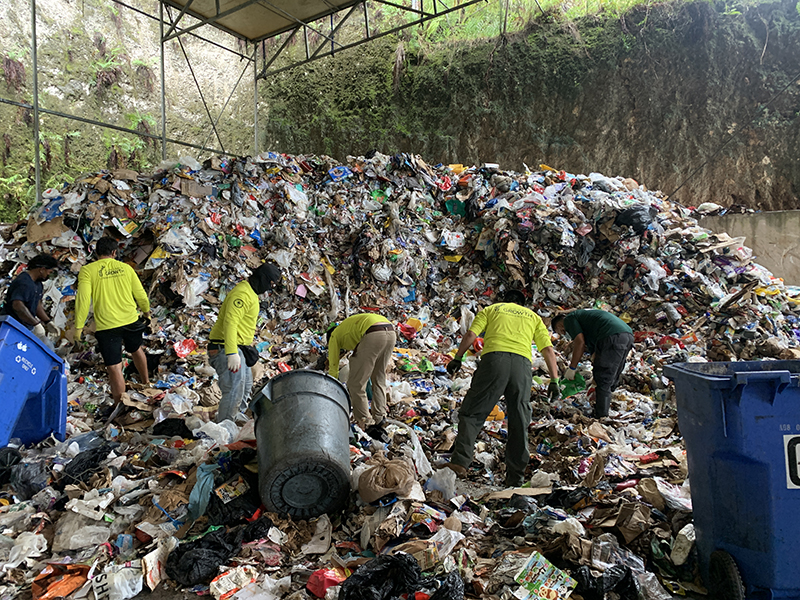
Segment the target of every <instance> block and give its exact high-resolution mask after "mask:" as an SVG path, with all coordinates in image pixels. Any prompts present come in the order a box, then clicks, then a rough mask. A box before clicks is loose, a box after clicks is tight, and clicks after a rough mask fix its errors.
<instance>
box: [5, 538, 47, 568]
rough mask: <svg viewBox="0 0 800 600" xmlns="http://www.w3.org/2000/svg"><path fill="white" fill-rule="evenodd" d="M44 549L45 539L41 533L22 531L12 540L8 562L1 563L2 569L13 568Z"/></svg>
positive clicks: (45, 546) (40, 553) (38, 554)
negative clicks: (12, 544)
mask: <svg viewBox="0 0 800 600" xmlns="http://www.w3.org/2000/svg"><path fill="white" fill-rule="evenodd" d="M45 550H47V540H46V539H45V537H44V536H43V535H41V534H39V533H31V532H30V531H23V532H22V533H20V534H19V535H18V536H17V539H16V540H15V541H14V546H13V547H12V548H11V553H10V554H9V556H8V562H7V563H6V564H5V565H3V571H7V570H8V569H15V568H16V567H18V566H19V565H21V564H22V563H24V562H25V561H27V560H28V559H29V558H36V557H39V556H41V555H42V552H44V551H45Z"/></svg>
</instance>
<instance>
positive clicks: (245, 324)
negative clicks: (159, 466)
mask: <svg viewBox="0 0 800 600" xmlns="http://www.w3.org/2000/svg"><path fill="white" fill-rule="evenodd" d="M280 280H281V272H280V269H279V268H278V267H277V266H276V265H274V264H271V263H266V264H263V265H261V266H260V267H258V268H257V269H256V270H255V271H253V274H252V275H250V277H249V278H248V279H247V280H246V281H242V282H241V283H239V284H237V285H236V287H234V288H233V289H232V290H231V291H230V293H229V294H228V295H227V296H226V297H225V300H224V302H223V303H222V306H221V307H220V309H219V316H218V317H217V321H216V322H215V323H214V326H213V327H212V328H211V333H210V334H209V335H208V340H209V343H208V348H207V352H208V359H209V362H210V363H211V366H212V367H214V370H215V371H216V372H217V376H218V377H219V389H220V392H222V397H221V398H220V401H219V408H218V409H217V418H216V421H217V423H221V422H222V421H225V420H226V419H228V420H232V421H233V420H242V419H243V411H244V410H245V408H246V405H245V403H246V402H247V400H248V398H249V397H250V391H251V389H252V388H253V372H252V371H251V370H250V368H251V367H252V366H253V365H255V364H256V361H257V360H258V353H257V352H256V351H255V348H252V346H251V345H252V343H253V339H254V338H255V335H256V323H257V321H258V312H259V300H258V297H259V295H261V294H263V293H264V292H266V291H267V290H270V289H272V288H273V286H274V285H275V284H276V283H278V282H279V281H280ZM247 357H249V358H250V361H247V360H246V358H247Z"/></svg>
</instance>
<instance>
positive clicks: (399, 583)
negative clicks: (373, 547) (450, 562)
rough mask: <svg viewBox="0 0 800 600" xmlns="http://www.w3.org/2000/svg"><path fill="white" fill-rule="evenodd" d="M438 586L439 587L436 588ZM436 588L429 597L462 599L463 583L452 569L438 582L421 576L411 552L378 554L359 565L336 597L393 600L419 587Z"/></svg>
mask: <svg viewBox="0 0 800 600" xmlns="http://www.w3.org/2000/svg"><path fill="white" fill-rule="evenodd" d="M437 586H438V588H437ZM423 589H425V590H432V589H436V591H435V592H434V593H433V595H432V596H431V600H463V598H464V582H463V581H462V579H461V577H460V576H459V575H458V573H456V572H455V571H454V572H452V573H450V574H449V575H447V576H446V577H445V578H444V579H442V580H441V581H437V580H436V579H424V578H423V577H422V571H421V570H420V568H419V564H418V563H417V560H416V559H415V558H414V557H413V556H411V555H410V554H398V555H395V556H379V557H377V558H374V559H372V560H371V561H369V562H368V563H365V564H363V565H361V566H360V567H359V568H358V569H357V570H356V572H355V573H353V574H352V575H351V576H350V577H348V578H347V579H346V580H345V581H344V583H342V588H341V590H340V591H339V600H393V599H394V598H398V597H400V596H402V595H403V594H408V596H409V597H411V596H413V595H414V592H417V591H421V590H423Z"/></svg>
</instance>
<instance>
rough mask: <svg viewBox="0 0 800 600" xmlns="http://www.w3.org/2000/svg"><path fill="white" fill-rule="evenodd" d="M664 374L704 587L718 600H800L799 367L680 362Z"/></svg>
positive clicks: (792, 363) (793, 363)
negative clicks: (682, 446)
mask: <svg viewBox="0 0 800 600" xmlns="http://www.w3.org/2000/svg"><path fill="white" fill-rule="evenodd" d="M664 374H665V375H666V376H667V377H669V378H670V379H672V380H673V381H674V382H675V392H676V396H677V403H678V424H679V426H680V430H681V434H682V435H683V438H684V440H685V442H686V453H687V458H688V463H689V481H690V483H691V490H692V506H693V512H694V515H693V516H694V524H695V530H696V532H697V550H698V557H699V559H700V569H701V574H702V575H703V577H704V579H705V581H706V584H707V585H708V586H709V588H710V589H711V591H712V592H713V593H714V595H715V596H716V598H718V599H720V600H721V599H723V598H724V599H725V600H738V599H743V598H747V599H748V600H749V599H760V598H785V599H789V598H793V599H800V361H750V362H733V363H727V362H718V363H681V364H675V365H671V366H667V367H665V368H664ZM739 573H741V577H740V576H739Z"/></svg>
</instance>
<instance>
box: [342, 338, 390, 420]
mask: <svg viewBox="0 0 800 600" xmlns="http://www.w3.org/2000/svg"><path fill="white" fill-rule="evenodd" d="M396 341H397V338H396V336H395V333H394V330H392V329H389V330H385V331H373V332H372V333H367V334H365V335H364V337H362V338H361V341H360V342H359V343H358V346H356V349H355V350H354V351H353V355H352V356H351V357H350V374H349V375H348V377H347V391H348V392H350V401H351V402H352V404H353V419H354V420H355V422H356V423H358V425H359V427H362V428H364V427H367V426H369V425H371V424H372V423H373V422H375V423H379V422H381V421H382V420H383V418H384V417H385V416H386V393H387V392H386V369H387V368H388V367H389V363H390V362H391V360H392V351H393V350H394V345H395V342H396ZM370 379H372V411H371V413H372V419H370V409H369V403H368V402H367V382H368V381H369V380H370Z"/></svg>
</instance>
